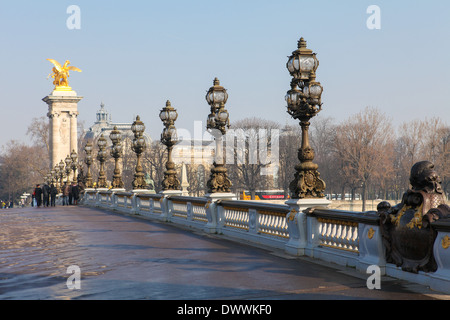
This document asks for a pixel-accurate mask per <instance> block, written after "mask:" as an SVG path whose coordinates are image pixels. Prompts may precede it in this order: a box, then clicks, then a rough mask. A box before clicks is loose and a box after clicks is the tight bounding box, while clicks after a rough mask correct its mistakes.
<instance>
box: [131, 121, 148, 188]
mask: <svg viewBox="0 0 450 320" xmlns="http://www.w3.org/2000/svg"><path fill="white" fill-rule="evenodd" d="M144 130H145V125H144V123H143V122H142V121H141V119H140V117H139V116H137V117H136V120H135V121H134V122H133V124H132V125H131V131H133V133H134V139H133V144H132V146H131V148H132V149H133V151H134V152H135V153H136V157H137V161H136V169H135V173H134V179H133V183H132V185H133V189H134V190H136V189H146V188H147V183H146V182H145V179H144V176H145V173H144V169H143V168H142V164H141V155H142V153H143V152H144V151H145V149H146V145H145V139H144V135H143V134H144Z"/></svg>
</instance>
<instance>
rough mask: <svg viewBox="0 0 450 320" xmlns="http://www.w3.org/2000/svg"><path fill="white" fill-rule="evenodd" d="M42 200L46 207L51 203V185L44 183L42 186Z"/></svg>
mask: <svg viewBox="0 0 450 320" xmlns="http://www.w3.org/2000/svg"><path fill="white" fill-rule="evenodd" d="M42 200H43V206H44V207H48V206H49V205H50V186H49V185H48V184H44V185H43V186H42Z"/></svg>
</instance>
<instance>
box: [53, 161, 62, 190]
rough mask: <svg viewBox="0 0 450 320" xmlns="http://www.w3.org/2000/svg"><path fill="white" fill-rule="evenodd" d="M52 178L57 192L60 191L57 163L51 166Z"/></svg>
mask: <svg viewBox="0 0 450 320" xmlns="http://www.w3.org/2000/svg"><path fill="white" fill-rule="evenodd" d="M52 171H53V179H54V181H55V187H56V190H57V192H58V193H60V192H61V186H60V184H59V166H58V164H56V165H55V167H54V168H53V170H52Z"/></svg>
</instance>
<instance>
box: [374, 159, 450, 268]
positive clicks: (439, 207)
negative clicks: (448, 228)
mask: <svg viewBox="0 0 450 320" xmlns="http://www.w3.org/2000/svg"><path fill="white" fill-rule="evenodd" d="M410 183H411V186H412V188H411V189H409V190H407V192H405V193H404V194H403V198H402V202H401V203H399V204H398V205H396V206H394V207H391V205H390V204H389V203H388V202H387V201H383V202H381V203H379V204H378V206H377V211H378V215H379V216H380V227H381V228H380V229H381V233H382V236H383V244H384V246H385V249H386V252H385V254H386V262H389V263H394V264H396V265H397V266H398V267H401V268H402V270H404V271H409V272H414V273H417V272H418V271H424V272H434V271H436V270H437V264H436V261H435V259H434V256H433V245H434V241H435V240H436V236H437V232H436V230H434V229H433V228H432V227H431V222H434V221H436V220H439V219H445V218H449V217H450V207H449V206H448V205H446V204H445V197H444V193H443V191H442V188H441V180H440V178H439V176H438V174H437V173H436V171H435V170H434V165H433V164H432V163H431V162H429V161H421V162H417V163H416V164H414V165H413V167H412V168H411V175H410Z"/></svg>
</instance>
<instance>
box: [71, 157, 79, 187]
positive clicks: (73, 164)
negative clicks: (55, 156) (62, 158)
mask: <svg viewBox="0 0 450 320" xmlns="http://www.w3.org/2000/svg"><path fill="white" fill-rule="evenodd" d="M70 159H71V160H72V162H71V167H72V172H73V179H72V182H73V183H77V169H78V155H77V153H76V151H75V150H72V152H71V153H70Z"/></svg>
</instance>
